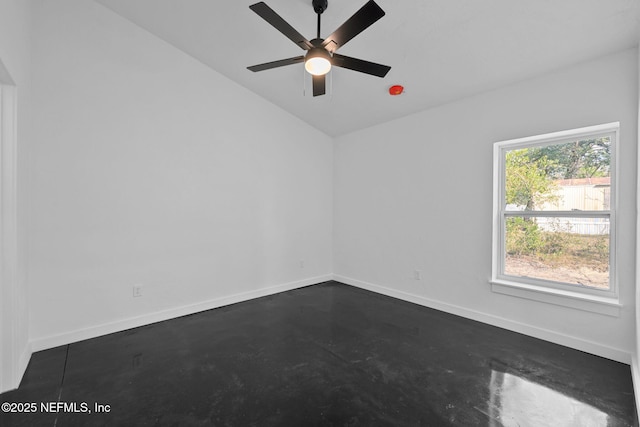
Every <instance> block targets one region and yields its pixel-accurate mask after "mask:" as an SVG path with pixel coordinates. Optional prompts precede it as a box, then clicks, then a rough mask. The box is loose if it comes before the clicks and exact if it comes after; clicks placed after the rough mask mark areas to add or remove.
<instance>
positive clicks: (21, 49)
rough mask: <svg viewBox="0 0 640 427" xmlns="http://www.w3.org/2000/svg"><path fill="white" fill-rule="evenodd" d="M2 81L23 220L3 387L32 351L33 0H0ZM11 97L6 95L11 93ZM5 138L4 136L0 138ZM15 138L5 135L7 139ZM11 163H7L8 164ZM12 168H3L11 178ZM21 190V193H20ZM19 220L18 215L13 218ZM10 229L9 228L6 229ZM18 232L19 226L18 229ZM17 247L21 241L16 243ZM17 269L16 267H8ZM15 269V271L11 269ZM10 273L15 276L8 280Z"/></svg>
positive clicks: (6, 312)
mask: <svg viewBox="0 0 640 427" xmlns="http://www.w3.org/2000/svg"><path fill="white" fill-rule="evenodd" d="M0 11H1V13H0V68H2V71H1V72H0V84H4V85H10V86H11V88H12V89H11V90H12V92H14V93H15V94H16V96H17V105H16V106H17V108H16V111H15V113H16V116H15V117H16V123H17V129H16V134H17V137H16V140H15V142H16V145H17V147H14V148H17V168H16V170H17V171H16V172H15V173H14V174H12V175H13V179H17V188H16V187H13V186H12V187H13V188H14V191H13V193H14V194H13V195H10V198H14V197H17V204H16V203H13V204H14V207H9V209H12V210H13V211H14V212H17V215H15V216H16V217H17V221H18V222H17V226H15V225H13V226H12V228H14V230H17V242H15V243H17V250H15V249H14V250H12V252H14V253H13V254H12V255H11V256H9V259H10V261H11V263H12V264H13V265H7V264H6V261H7V253H6V252H5V253H4V254H3V260H4V261H3V262H5V265H3V270H4V271H3V272H2V281H1V283H0V286H1V288H0V300H1V301H0V306H1V311H2V313H1V314H0V323H1V325H0V335H1V338H0V340H1V342H0V348H1V349H2V351H1V354H0V360H1V369H0V392H2V391H5V390H9V389H12V388H15V387H17V386H18V383H19V381H20V379H21V378H22V374H23V373H24V370H25V369H26V367H27V363H28V362H29V357H30V356H31V351H30V348H29V344H28V343H29V331H28V299H27V286H26V280H27V279H26V257H25V254H26V228H25V227H26V223H25V222H24V221H22V218H24V217H25V212H26V210H27V206H26V198H24V197H23V194H24V189H25V188H26V185H27V175H26V173H25V172H26V170H27V169H26V168H25V167H24V166H25V165H26V163H27V159H28V152H29V140H30V135H29V134H30V116H31V110H30V105H31V103H30V90H31V74H30V73H31V71H30V70H31V64H30V62H31V61H30V58H31V54H30V49H31V48H30V44H31V2H30V1H24V0H0ZM5 101H6V97H5ZM0 139H2V138H0ZM6 143H10V144H11V145H13V142H10V141H3V145H5V144H6ZM5 148H7V147H6V146H4V147H3V152H2V157H3V163H4V162H6V161H7V160H8V159H7V158H6V156H7V155H8V154H9V153H7V152H5V151H4V149H5ZM4 165H5V166H6V164H4ZM6 172H7V171H6V169H3V170H2V171H1V173H2V176H3V181H4V178H6ZM2 186H3V194H2V200H3V206H2V209H3V212H4V214H3V218H2V222H3V225H4V224H5V223H6V219H7V218H5V217H4V216H5V214H6V210H7V208H8V206H6V205H5V203H6V202H7V197H6V196H7V192H6V190H7V188H6V186H7V182H2ZM16 193H17V194H16ZM13 220H15V218H14V219H12V221H13ZM4 231H5V232H6V231H7V230H4ZM14 233H15V232H14ZM6 244H7V241H6V236H3V242H2V245H3V250H4V251H7V249H8V248H7V247H6ZM14 247H15V246H14ZM8 269H11V272H8V271H7V270H8ZM7 273H10V274H7ZM7 279H9V280H7Z"/></svg>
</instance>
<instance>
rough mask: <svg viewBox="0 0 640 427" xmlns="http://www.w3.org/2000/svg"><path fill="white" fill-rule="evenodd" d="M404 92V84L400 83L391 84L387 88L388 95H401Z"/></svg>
mask: <svg viewBox="0 0 640 427" xmlns="http://www.w3.org/2000/svg"><path fill="white" fill-rule="evenodd" d="M402 92H404V86H402V85H393V86H391V87H390V88H389V95H393V96H395V95H401V94H402Z"/></svg>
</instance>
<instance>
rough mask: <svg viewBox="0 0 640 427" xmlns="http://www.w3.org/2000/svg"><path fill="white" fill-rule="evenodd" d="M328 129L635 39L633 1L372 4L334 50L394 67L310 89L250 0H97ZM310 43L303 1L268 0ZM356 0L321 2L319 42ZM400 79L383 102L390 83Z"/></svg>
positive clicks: (343, 128) (349, 127) (308, 11)
mask: <svg viewBox="0 0 640 427" xmlns="http://www.w3.org/2000/svg"><path fill="white" fill-rule="evenodd" d="M96 1H98V2H99V3H101V4H103V5H105V6H106V7H108V8H110V9H112V10H113V11H115V12H116V13H118V14H120V15H121V16H123V17H125V18H127V19H129V20H130V21H132V22H134V23H135V24H137V25H139V26H140V27H142V28H144V29H146V30H148V31H150V32H151V33H153V34H155V35H156V36H158V37H160V38H161V39H164V40H165V41H167V42H168V43H170V44H172V45H174V46H175V47H177V48H179V49H181V50H182V51H184V52H186V53H188V54H190V55H192V56H193V57H195V58H197V59H198V60H200V61H201V62H203V63H204V64H206V65H208V66H210V67H211V68H212V69H214V70H216V71H218V72H220V73H221V74H223V75H225V76H227V77H228V78H230V79H231V80H234V81H235V82H237V83H239V84H240V85H242V86H244V87H246V88H248V89H249V90H251V91H253V92H255V93H257V94H258V95H260V96H262V97H264V98H266V99H268V100H269V101H271V102H272V103H274V104H276V105H278V106H279V107H281V108H283V109H284V110H287V111H289V112H290V113H291V114H294V115H296V116H298V117H299V118H300V119H302V120H304V121H305V122H307V123H309V124H310V125H312V126H314V127H316V128H318V129H320V130H322V131H323V132H325V133H326V134H328V135H331V136H338V135H342V134H345V133H348V132H351V131H355V130H358V129H362V128H365V127H368V126H371V125H374V124H377V123H380V122H384V121H388V120H392V119H394V118H398V117H401V116H405V115H408V114H411V113H414V112H417V111H421V110H424V109H427V108H430V107H434V106H437V105H441V104H444V103H447V102H451V101H454V100H457V99H460V98H463V97H466V96H469V95H473V94H476V93H480V92H484V91H487V90H491V89H495V88H498V87H500V86H504V85H507V84H510V83H513V82H517V81H519V80H523V79H526V78H529V77H532V76H535V75H538V74H541V73H545V72H548V71H551V70H554V69H557V68H560V67H564V66H567V65H571V64H574V63H577V62H581V61H584V60H588V59H591V58H595V57H598V56H602V55H604V54H607V53H611V52H616V51H620V50H623V49H626V48H630V47H633V46H635V45H637V43H638V40H639V38H640V29H639V28H640V0H403V1H397V0H396V1H391V0H376V2H377V3H378V4H379V5H380V6H381V7H382V9H384V10H385V12H386V16H384V17H383V18H382V19H380V20H379V21H378V22H376V23H375V24H373V25H372V26H371V27H369V28H368V29H367V30H365V31H364V32H362V33H361V34H360V35H358V36H357V37H356V38H354V39H353V40H351V41H350V42H349V43H348V44H347V45H345V46H344V47H343V48H342V49H340V52H339V53H341V54H343V55H348V56H353V57H356V58H360V59H365V60H369V61H373V62H378V63H381V64H385V65H390V66H391V67H392V69H391V71H390V72H389V74H387V76H386V77H385V78H384V79H381V78H378V77H373V76H369V75H365V74H361V73H357V72H354V71H351V70H346V69H342V68H334V69H333V70H332V71H331V72H330V77H328V78H327V95H325V96H320V97H315V98H314V97H312V96H311V83H310V78H309V76H308V75H306V76H305V73H304V71H303V69H304V66H303V64H296V65H290V66H286V67H281V68H277V69H273V70H268V71H263V72H259V73H253V72H251V71H249V70H247V69H246V67H247V66H249V65H255V64H259V63H263V62H269V61H274V60H278V59H284V58H289V57H293V56H298V55H302V54H304V51H302V50H301V49H300V48H299V47H297V46H296V45H295V44H294V43H292V42H291V41H290V40H289V39H287V38H286V37H285V36H284V35H282V34H281V33H279V32H278V31H277V30H276V29H275V28H273V27H272V26H270V25H269V24H268V23H267V22H266V21H264V20H263V19H262V18H260V17H259V16H258V15H256V14H255V13H254V12H252V11H251V10H250V9H249V5H250V4H253V3H255V2H256V1H257V0H227V1H215V0H180V1H179V0H96ZM265 2H266V3H267V4H268V5H269V6H270V7H271V8H272V9H274V10H275V11H276V12H277V13H278V14H279V15H280V16H282V17H283V18H284V19H285V20H286V21H288V22H289V23H290V24H291V25H292V26H293V27H294V28H295V29H297V30H298V31H299V32H300V33H302V34H303V35H305V36H306V37H307V38H308V39H312V38H314V37H315V32H316V15H315V13H314V11H313V8H312V6H311V0H266V1H265ZM364 3H366V0H329V7H328V9H327V11H326V12H325V13H324V14H323V15H322V37H326V36H327V35H328V34H329V33H331V32H333V30H335V29H336V28H337V27H338V26H339V25H341V24H342V23H343V22H344V21H345V20H346V19H347V18H349V17H350V16H351V15H352V14H353V13H354V12H355V11H356V10H358V9H359V8H360V7H361V6H362V5H364ZM393 84H402V85H404V86H405V93H404V94H403V95H401V96H395V97H392V96H390V95H389V94H388V88H389V87H390V86H391V85H393Z"/></svg>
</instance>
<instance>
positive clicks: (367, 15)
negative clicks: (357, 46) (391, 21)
mask: <svg viewBox="0 0 640 427" xmlns="http://www.w3.org/2000/svg"><path fill="white" fill-rule="evenodd" d="M383 16H384V10H382V8H381V7H380V6H378V5H377V4H376V2H374V1H373V0H369V1H368V2H367V3H366V4H365V5H364V6H362V8H360V10H359V11H357V12H356V13H354V14H353V16H351V18H349V19H347V20H346V21H345V23H344V24H342V25H341V26H340V28H338V29H337V30H335V31H334V32H333V34H331V35H330V36H329V37H327V38H326V39H325V40H324V42H323V43H322V46H324V47H325V48H326V49H327V50H328V51H330V52H335V51H336V50H338V49H339V48H340V47H342V46H344V45H345V44H346V43H347V42H348V41H349V40H351V39H352V38H354V37H355V36H357V35H358V34H360V33H361V32H363V31H364V30H366V29H367V28H369V26H370V25H371V24H373V23H374V22H376V21H377V20H378V19H380V18H382V17H383Z"/></svg>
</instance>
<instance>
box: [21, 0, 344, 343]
mask: <svg viewBox="0 0 640 427" xmlns="http://www.w3.org/2000/svg"><path fill="white" fill-rule="evenodd" d="M34 28H35V30H34V40H33V43H34V51H33V52H34V54H33V70H34V72H33V77H34V109H35V117H34V121H35V123H36V126H35V130H34V132H35V135H34V150H33V158H32V163H31V164H30V166H31V168H32V172H33V179H32V185H31V188H30V197H31V206H32V210H31V213H30V217H29V226H30V248H29V257H30V263H31V265H30V298H31V316H30V326H31V338H32V340H33V346H34V349H36V350H37V349H41V348H47V347H51V346H53V345H59V344H62V343H66V342H71V341H75V340H78V339H82V338H86V337H90V336H95V335H99V334H102V333H107V332H111V331H114V330H120V329H123V328H127V327H131V326H137V325H140V324H144V323H148V322H151V321H154V320H160V319H164V318H170V317H173V316H176V315H180V314H185V313H188V312H193V311H198V310H202V309H205V308H210V307H214V306H218V305H220V304H224V303H229V302H233V301H238V300H241V299H246V298H250V297H253V296H257V295H262V294H266V293H271V292H276V291H280V290H286V289H290V288H293V287H297V286H303V285H307V284H311V283H316V282H318V281H322V280H326V279H328V278H330V274H331V272H332V265H331V227H332V218H331V214H332V212H331V206H332V140H331V138H329V137H327V136H326V135H324V134H322V133H320V132H319V131H317V130H315V129H314V128H312V127H310V126H308V125H307V124H305V123H303V122H301V121H300V120H299V119H297V118H294V117H293V116H292V115H290V114H288V113H286V112H284V111H282V110H280V109H278V108H277V107H275V106H274V105H272V104H269V103H268V102H266V101H265V100H263V99H261V98H259V97H258V96H256V95H254V94H252V93H251V92H249V91H247V90H246V89H244V88H242V87H240V86H238V85H237V84H235V83H233V82H232V81H230V80H228V79H227V78H225V77H223V76H222V75H220V74H218V73H216V72H214V71H212V70H211V69H209V68H208V67H205V66H204V65H202V64H201V63H199V62H197V61H196V60H194V59H193V58H191V57H189V56H187V55H185V54H183V53H181V52H180V51H178V50H177V49H175V48H173V47H172V46H170V45H168V44H166V43H164V42H162V41H160V40H159V39H157V38H156V37H154V36H152V35H150V34H149V33H147V32H145V31H143V30H141V29H140V28H139V27H136V26H135V25H133V24H131V23H130V22H128V21H126V20H124V19H122V18H120V17H119V16H117V15H115V14H114V13H112V12H111V11H109V10H107V9H106V8H104V7H103V6H101V5H99V4H96V3H94V2H88V1H84V0H61V1H55V2H51V1H44V0H40V1H37V3H36V7H35V15H34ZM241 71H242V72H246V70H241ZM239 72H240V70H239ZM301 260H303V261H304V268H302V267H301V265H300V261H301ZM134 284H143V286H144V288H143V293H144V295H143V296H142V297H140V298H133V297H132V286H133V285H134Z"/></svg>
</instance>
